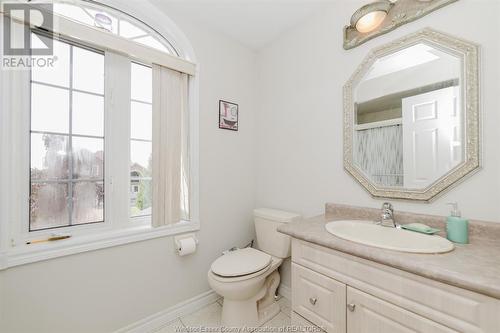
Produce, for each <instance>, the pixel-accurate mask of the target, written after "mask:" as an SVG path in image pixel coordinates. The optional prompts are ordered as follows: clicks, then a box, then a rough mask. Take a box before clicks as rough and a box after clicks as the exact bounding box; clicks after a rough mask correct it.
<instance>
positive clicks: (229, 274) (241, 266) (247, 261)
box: [211, 248, 272, 278]
mask: <svg viewBox="0 0 500 333" xmlns="http://www.w3.org/2000/svg"><path fill="white" fill-rule="evenodd" d="M271 262H272V257H271V256H270V255H269V254H267V253H264V252H262V251H259V250H256V249H254V248H244V249H240V250H236V251H232V252H229V253H228V254H225V255H223V256H222V257H219V258H218V259H216V260H215V261H214V262H213V263H212V267H211V271H212V273H214V274H215V275H217V276H219V277H221V278H236V277H244V276H248V275H254V274H255V273H259V272H261V273H262V272H264V271H266V270H267V269H268V268H269V266H270V265H271Z"/></svg>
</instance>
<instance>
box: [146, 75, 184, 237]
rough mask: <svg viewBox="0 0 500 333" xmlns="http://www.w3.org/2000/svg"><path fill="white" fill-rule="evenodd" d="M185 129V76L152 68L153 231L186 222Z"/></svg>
mask: <svg viewBox="0 0 500 333" xmlns="http://www.w3.org/2000/svg"><path fill="white" fill-rule="evenodd" d="M188 129H189V119H188V76H187V74H184V73H180V72H177V71H174V70H171V69H168V68H166V67H162V66H159V65H153V223H152V224H153V226H154V227H160V226H164V225H169V224H173V223H177V222H179V221H180V220H181V218H182V219H186V217H187V218H189V159H188V156H189V152H188V151H187V150H188V147H189V144H188V139H187V138H188V133H187V131H188ZM186 191H187V193H185V192H186Z"/></svg>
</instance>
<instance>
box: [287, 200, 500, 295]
mask: <svg viewBox="0 0 500 333" xmlns="http://www.w3.org/2000/svg"><path fill="white" fill-rule="evenodd" d="M338 207H341V208H342V210H343V214H339V210H338V209H337V210H336V211H335V208H338ZM346 207H348V206H340V205H335V207H334V209H331V207H330V209H329V207H328V206H327V214H326V215H322V216H318V217H314V218H309V219H305V220H303V221H301V222H297V223H289V224H285V225H283V226H281V227H279V229H278V231H280V232H282V233H285V234H287V235H290V236H292V237H293V238H297V239H301V240H304V241H307V242H311V243H314V244H317V245H321V246H325V247H328V248H331V249H334V250H337V251H340V252H344V253H347V254H350V255H353V256H356V257H360V258H363V259H367V260H371V261H374V262H377V263H380V264H383V265H387V266H391V267H394V268H397V269H401V270H403V271H406V272H409V273H413V274H417V275H420V276H423V277H426V278H430V279H433V280H437V281H440V282H443V283H446V284H450V285H454V286H457V287H460V288H463V289H467V290H471V291H474V292H478V293H481V294H485V295H488V296H492V297H495V298H498V299H500V238H497V237H480V236H481V234H483V235H484V234H485V233H483V232H478V231H477V230H474V234H475V236H474V235H472V234H471V242H470V244H466V245H461V244H455V250H453V251H452V252H449V253H444V254H414V253H403V252H397V251H392V250H385V249H379V248H375V247H371V246H366V245H362V244H358V243H354V242H351V241H347V240H343V239H340V238H338V237H335V236H334V235H332V234H330V233H328V232H327V231H326V229H325V224H326V223H328V222H331V221H335V220H341V219H347V218H349V219H366V218H367V217H369V216H367V214H366V211H367V209H363V210H365V211H364V214H361V215H362V216H361V215H360V214H353V213H352V212H350V213H349V214H345V209H346ZM353 209H358V210H361V209H362V208H353ZM374 212H375V211H373V210H371V213H374ZM335 213H336V214H335ZM346 215H349V216H346ZM353 215H356V216H353ZM368 215H369V214H368ZM410 215H412V214H410ZM414 216H416V217H418V216H419V215H414ZM420 216H423V217H427V218H429V216H426V215H420ZM399 222H400V223H402V222H401V221H399ZM405 222H406V221H405ZM408 222H412V221H408ZM425 222H428V223H427V224H429V225H434V226H436V225H435V223H429V221H424V223H425ZM476 227H477V226H471V229H475V228H476ZM493 227H494V229H495V230H493V233H495V236H497V235H496V233H497V232H498V230H497V228H500V225H498V226H497V224H496V223H494V226H493ZM490 236H491V233H490Z"/></svg>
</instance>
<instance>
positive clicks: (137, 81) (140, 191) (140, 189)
mask: <svg viewBox="0 0 500 333" xmlns="http://www.w3.org/2000/svg"><path fill="white" fill-rule="evenodd" d="M130 72H131V74H130V78H131V80H130V81H131V84H130V86H131V89H130V97H131V98H130V183H131V189H132V191H131V193H130V215H131V216H132V217H139V216H151V204H152V201H153V197H152V187H151V185H152V184H151V177H152V170H151V167H152V131H153V130H152V107H153V101H152V100H153V96H152V95H153V94H152V82H153V78H152V70H151V68H150V67H147V66H144V65H141V64H137V63H135V62H132V63H131V66H130Z"/></svg>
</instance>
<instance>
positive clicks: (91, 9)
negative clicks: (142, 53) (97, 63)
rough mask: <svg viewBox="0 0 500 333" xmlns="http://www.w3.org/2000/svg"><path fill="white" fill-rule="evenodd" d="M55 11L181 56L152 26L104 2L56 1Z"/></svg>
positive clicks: (74, 19)
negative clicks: (105, 4) (103, 3)
mask: <svg viewBox="0 0 500 333" xmlns="http://www.w3.org/2000/svg"><path fill="white" fill-rule="evenodd" d="M54 12H55V13H56V14H58V15H61V16H63V17H65V18H68V19H71V20H73V21H76V22H78V23H81V24H85V25H88V26H92V27H97V28H99V29H102V30H104V31H107V32H109V33H112V34H115V35H118V36H120V37H123V38H126V39H128V40H131V41H134V42H136V43H139V44H142V45H145V46H149V47H152V48H154V49H156V50H159V51H163V52H166V53H169V54H171V55H175V56H179V53H178V52H177V51H176V50H175V48H174V47H173V46H172V44H171V43H170V42H169V41H168V40H167V39H165V38H164V37H163V36H161V35H160V34H159V33H157V32H156V31H154V30H153V29H152V28H151V27H150V26H148V25H146V24H145V23H142V22H141V21H139V20H138V19H136V18H133V17H131V16H130V15H128V14H126V13H123V12H120V11H118V10H116V9H113V8H110V7H106V6H104V5H102V4H99V5H97V4H94V3H92V2H88V1H58V2H54Z"/></svg>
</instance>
